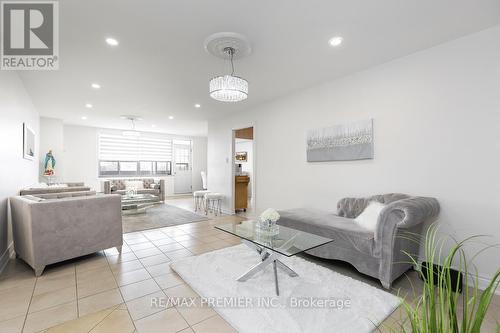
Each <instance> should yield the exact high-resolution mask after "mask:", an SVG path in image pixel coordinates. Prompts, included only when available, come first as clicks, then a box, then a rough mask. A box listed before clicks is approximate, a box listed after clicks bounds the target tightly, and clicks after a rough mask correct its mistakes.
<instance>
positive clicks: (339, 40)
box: [328, 36, 344, 47]
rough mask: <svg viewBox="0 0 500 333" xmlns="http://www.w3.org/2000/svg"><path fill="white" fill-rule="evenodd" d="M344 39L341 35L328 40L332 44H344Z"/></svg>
mask: <svg viewBox="0 0 500 333" xmlns="http://www.w3.org/2000/svg"><path fill="white" fill-rule="evenodd" d="M343 41H344V38H342V37H340V36H335V37H332V38H330V40H329V41H328V44H330V46H334V47H335V46H339V45H340V44H342V42H343Z"/></svg>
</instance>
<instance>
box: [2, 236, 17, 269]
mask: <svg viewBox="0 0 500 333" xmlns="http://www.w3.org/2000/svg"><path fill="white" fill-rule="evenodd" d="M13 256H14V243H13V242H11V243H10V244H9V246H7V249H5V251H4V253H2V255H1V256H0V274H2V272H3V270H4V269H5V266H7V264H8V263H9V259H10V258H12V257H13Z"/></svg>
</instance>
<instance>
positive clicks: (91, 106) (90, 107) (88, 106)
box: [85, 103, 94, 109]
mask: <svg viewBox="0 0 500 333" xmlns="http://www.w3.org/2000/svg"><path fill="white" fill-rule="evenodd" d="M85 107H86V108H87V109H92V108H93V107H94V106H93V105H92V104H90V103H87V104H85Z"/></svg>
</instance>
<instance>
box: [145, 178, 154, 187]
mask: <svg viewBox="0 0 500 333" xmlns="http://www.w3.org/2000/svg"><path fill="white" fill-rule="evenodd" d="M154 183H155V180H154V179H153V178H144V179H143V180H142V184H143V187H144V188H151V184H154Z"/></svg>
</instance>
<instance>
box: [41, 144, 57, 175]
mask: <svg viewBox="0 0 500 333" xmlns="http://www.w3.org/2000/svg"><path fill="white" fill-rule="evenodd" d="M55 167H56V159H55V158H54V155H52V149H51V150H49V152H48V153H47V154H45V161H44V162H43V168H44V171H43V175H44V176H54V168H55Z"/></svg>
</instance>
